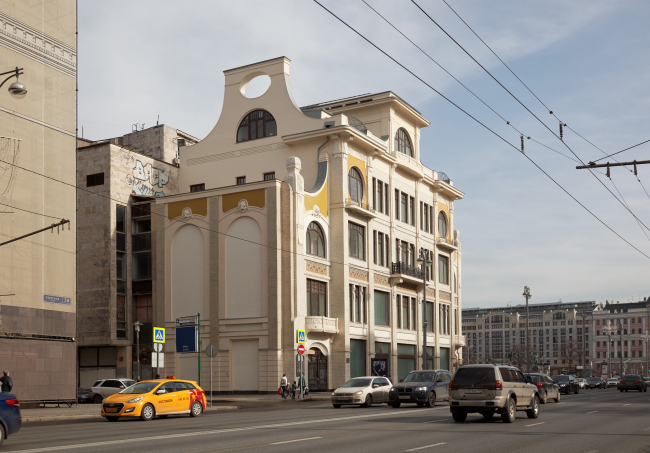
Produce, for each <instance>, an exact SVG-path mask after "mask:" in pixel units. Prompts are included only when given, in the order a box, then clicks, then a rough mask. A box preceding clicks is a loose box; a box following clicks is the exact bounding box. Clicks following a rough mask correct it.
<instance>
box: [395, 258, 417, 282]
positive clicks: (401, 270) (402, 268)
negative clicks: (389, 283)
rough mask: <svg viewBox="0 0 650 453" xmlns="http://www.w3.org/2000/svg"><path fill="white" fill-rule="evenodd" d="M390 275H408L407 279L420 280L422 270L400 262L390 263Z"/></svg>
mask: <svg viewBox="0 0 650 453" xmlns="http://www.w3.org/2000/svg"><path fill="white" fill-rule="evenodd" d="M391 274H401V275H408V276H409V277H413V278H419V279H420V280H422V270H421V269H420V268H419V267H415V266H411V265H409V264H407V263H404V262H402V261H398V262H397V263H392V267H391Z"/></svg>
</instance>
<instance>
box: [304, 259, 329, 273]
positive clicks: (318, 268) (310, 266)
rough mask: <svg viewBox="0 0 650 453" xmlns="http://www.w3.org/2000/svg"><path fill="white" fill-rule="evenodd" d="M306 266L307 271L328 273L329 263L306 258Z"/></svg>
mask: <svg viewBox="0 0 650 453" xmlns="http://www.w3.org/2000/svg"><path fill="white" fill-rule="evenodd" d="M305 267H306V270H307V272H312V273H314V274H320V275H325V276H326V275H327V265H326V264H321V263H316V262H315V261H309V260H305Z"/></svg>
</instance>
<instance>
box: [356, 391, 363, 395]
mask: <svg viewBox="0 0 650 453" xmlns="http://www.w3.org/2000/svg"><path fill="white" fill-rule="evenodd" d="M355 395H363V392H362V391H360V392H355Z"/></svg>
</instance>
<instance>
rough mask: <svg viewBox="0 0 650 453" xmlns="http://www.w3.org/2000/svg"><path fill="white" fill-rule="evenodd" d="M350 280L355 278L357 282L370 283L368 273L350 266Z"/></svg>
mask: <svg viewBox="0 0 650 453" xmlns="http://www.w3.org/2000/svg"><path fill="white" fill-rule="evenodd" d="M349 275H350V278H354V279H356V280H363V281H364V282H367V281H368V271H365V270H363V269H356V268H354V267H352V266H350V273H349Z"/></svg>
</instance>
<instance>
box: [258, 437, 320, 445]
mask: <svg viewBox="0 0 650 453" xmlns="http://www.w3.org/2000/svg"><path fill="white" fill-rule="evenodd" d="M314 439H322V437H307V438H305V439H294V440H284V441H282V442H271V445H280V444H290V443H291V442H302V441H303V440H314Z"/></svg>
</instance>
